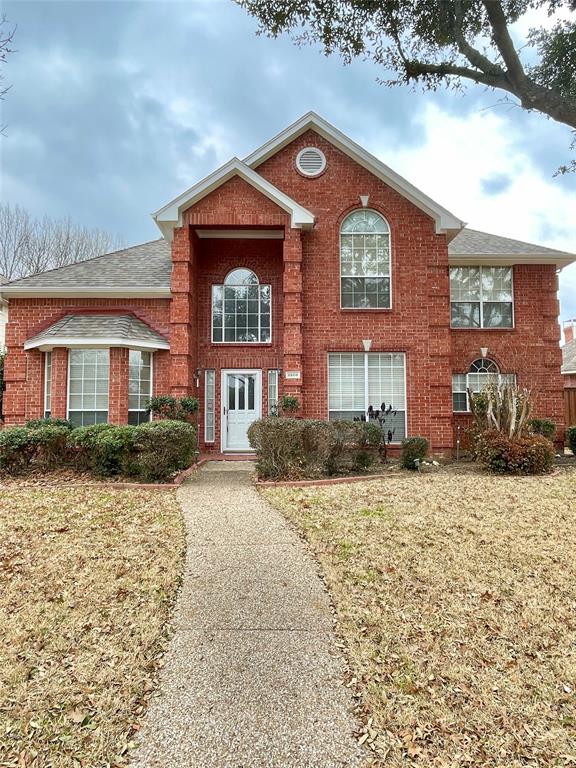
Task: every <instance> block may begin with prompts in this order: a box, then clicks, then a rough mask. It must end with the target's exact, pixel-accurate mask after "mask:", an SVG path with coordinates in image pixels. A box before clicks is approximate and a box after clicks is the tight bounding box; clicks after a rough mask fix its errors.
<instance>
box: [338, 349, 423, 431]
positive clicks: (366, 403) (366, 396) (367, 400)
mask: <svg viewBox="0 0 576 768" xmlns="http://www.w3.org/2000/svg"><path fill="white" fill-rule="evenodd" d="M330 355H364V419H365V421H370V419H369V417H368V407H369V406H370V405H371V403H370V397H369V381H368V372H369V368H368V358H369V356H370V355H402V358H403V360H404V435H405V436H406V437H408V389H407V372H406V353H405V352H390V351H389V350H382V351H377V352H357V351H352V352H350V351H342V350H332V351H331V352H329V353H328V355H327V357H326V366H327V377H326V382H327V385H328V392H327V394H328V397H327V403H328V421H330V413H332V412H337V411H338V410H342V409H336V408H330ZM349 410H356V409H354V408H351V409H349ZM383 433H384V435H386V429H385V428H384V429H383ZM400 442H401V439H399V440H393V441H392V443H391V445H398V444H399V443H400Z"/></svg>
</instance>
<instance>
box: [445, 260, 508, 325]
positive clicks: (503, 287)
mask: <svg viewBox="0 0 576 768" xmlns="http://www.w3.org/2000/svg"><path fill="white" fill-rule="evenodd" d="M450 303H451V324H452V327H453V328H512V327H513V325H514V311H513V286H512V267H451V268H450Z"/></svg>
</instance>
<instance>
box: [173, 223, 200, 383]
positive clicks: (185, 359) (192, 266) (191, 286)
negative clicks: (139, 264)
mask: <svg viewBox="0 0 576 768" xmlns="http://www.w3.org/2000/svg"><path fill="white" fill-rule="evenodd" d="M194 240H195V238H194V235H193V233H192V230H191V229H190V227H189V226H188V225H184V226H183V227H180V228H179V229H175V230H174V239H173V241H172V281H171V292H172V301H171V303H170V393H171V394H172V395H174V396H176V397H182V396H184V395H193V394H195V390H194V370H195V368H196V360H197V353H196V347H197V338H196V336H197V334H196V328H197V324H196V303H197V302H196V258H195V253H194V250H195V242H194Z"/></svg>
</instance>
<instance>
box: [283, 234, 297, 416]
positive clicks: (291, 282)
mask: <svg viewBox="0 0 576 768" xmlns="http://www.w3.org/2000/svg"><path fill="white" fill-rule="evenodd" d="M283 263H284V272H283V279H282V290H283V296H284V302H283V348H282V382H280V384H281V391H282V393H283V394H286V395H295V396H296V397H298V398H299V399H300V401H301V394H302V376H303V371H302V239H301V233H300V230H299V229H289V228H287V229H286V233H285V239H284V249H283ZM296 371H297V372H298V373H299V374H300V378H296V379H293V378H287V376H286V374H287V372H296ZM301 405H302V406H303V403H302V402H301Z"/></svg>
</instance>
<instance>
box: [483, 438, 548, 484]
mask: <svg viewBox="0 0 576 768" xmlns="http://www.w3.org/2000/svg"><path fill="white" fill-rule="evenodd" d="M476 452H477V455H478V459H479V460H480V461H481V462H482V464H484V465H485V466H486V467H487V468H488V469H489V470H490V471H491V472H494V473H497V474H512V475H543V474H546V473H547V472H549V471H550V469H551V467H552V462H553V461H554V446H553V445H552V443H551V442H550V440H548V439H546V438H545V437H544V436H543V435H526V436H523V437H516V438H509V437H507V436H506V435H505V434H504V433H503V432H499V431H497V430H489V431H487V432H484V433H482V434H481V435H480V437H479V438H478V442H477V445H476Z"/></svg>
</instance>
